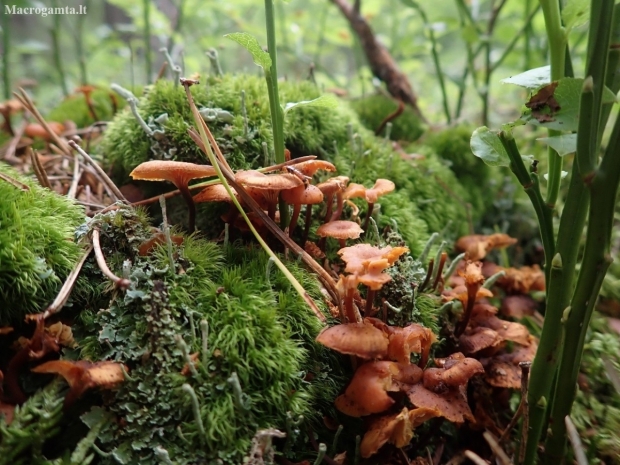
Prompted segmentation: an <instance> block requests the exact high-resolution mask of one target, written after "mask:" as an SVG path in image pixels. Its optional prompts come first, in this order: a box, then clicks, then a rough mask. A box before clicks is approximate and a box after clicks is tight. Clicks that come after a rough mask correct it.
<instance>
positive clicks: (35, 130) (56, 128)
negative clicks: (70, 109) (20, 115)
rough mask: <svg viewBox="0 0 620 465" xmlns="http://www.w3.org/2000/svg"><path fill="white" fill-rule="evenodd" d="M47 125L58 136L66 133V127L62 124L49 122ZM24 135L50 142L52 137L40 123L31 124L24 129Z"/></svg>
mask: <svg viewBox="0 0 620 465" xmlns="http://www.w3.org/2000/svg"><path fill="white" fill-rule="evenodd" d="M47 125H48V126H49V127H50V129H51V130H52V132H53V133H54V134H56V135H60V134H62V133H63V132H65V125H64V124H62V123H58V122H56V121H49V122H48V123H47ZM24 135H25V136H26V137H32V138H34V137H39V138H41V139H45V140H49V139H50V135H49V133H48V132H47V130H46V129H45V128H44V127H43V126H42V125H40V124H39V123H29V124H27V125H26V128H25V129H24Z"/></svg>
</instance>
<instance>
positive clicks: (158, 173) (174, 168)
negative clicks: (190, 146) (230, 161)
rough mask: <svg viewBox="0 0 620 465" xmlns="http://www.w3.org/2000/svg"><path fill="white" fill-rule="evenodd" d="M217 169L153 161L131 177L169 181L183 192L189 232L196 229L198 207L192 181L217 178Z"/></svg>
mask: <svg viewBox="0 0 620 465" xmlns="http://www.w3.org/2000/svg"><path fill="white" fill-rule="evenodd" d="M216 174H217V173H216V171H215V168H213V167H212V166H210V165H197V164H195V163H186V162H181V161H168V160H151V161H146V162H144V163H141V164H140V165H138V166H137V167H136V168H135V169H134V170H133V171H132V172H131V173H129V175H130V176H131V177H132V178H133V179H136V180H140V181H169V182H171V183H173V184H174V185H175V186H176V188H177V189H179V191H180V192H181V195H182V196H183V198H184V199H185V202H186V203H187V208H188V209H189V221H188V223H189V228H188V229H189V232H190V233H193V232H194V229H195V228H196V205H195V204H194V200H193V198H192V194H191V193H190V191H189V187H188V185H189V182H190V181H191V180H192V179H200V178H208V177H211V176H215V175H216Z"/></svg>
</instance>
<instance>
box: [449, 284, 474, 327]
mask: <svg viewBox="0 0 620 465" xmlns="http://www.w3.org/2000/svg"><path fill="white" fill-rule="evenodd" d="M477 294H478V288H477V287H475V286H468V287H467V305H466V306H465V311H464V312H463V318H461V321H460V322H459V324H458V325H457V326H456V329H455V330H454V336H455V337H459V336H460V335H461V334H463V333H464V332H465V329H466V328H467V324H468V323H469V318H470V317H471V312H472V310H473V309H474V303H476V296H477Z"/></svg>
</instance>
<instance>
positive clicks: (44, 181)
mask: <svg viewBox="0 0 620 465" xmlns="http://www.w3.org/2000/svg"><path fill="white" fill-rule="evenodd" d="M27 151H28V154H29V155H30V161H31V162H32V170H33V171H34V174H35V176H36V177H37V180H38V181H39V184H40V185H41V186H42V187H46V188H48V189H50V190H51V189H52V184H51V183H50V180H49V178H48V177H47V172H46V171H45V168H43V165H42V164H41V160H40V159H39V153H38V152H37V151H36V150H33V149H32V147H28V149H27ZM74 177H75V176H74Z"/></svg>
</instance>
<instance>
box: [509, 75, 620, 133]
mask: <svg viewBox="0 0 620 465" xmlns="http://www.w3.org/2000/svg"><path fill="white" fill-rule="evenodd" d="M582 87H583V79H581V78H579V79H578V78H563V79H560V80H559V81H554V82H552V83H551V84H548V85H546V86H543V87H541V88H540V89H538V91H537V93H535V94H534V96H533V97H532V98H531V99H530V101H529V102H528V103H529V104H530V105H531V104H532V102H533V101H534V100H537V102H536V106H534V107H531V108H526V109H525V110H524V111H523V114H522V115H521V120H523V121H525V122H526V123H531V124H534V125H535V126H541V127H544V128H547V129H554V130H556V131H576V130H577V122H578V117H579V104H580V101H581V89H582ZM541 91H542V93H546V94H547V95H546V96H545V97H544V98H542V99H541V98H540V97H539V96H540V95H542V94H541ZM545 101H546V102H548V103H545ZM615 101H616V96H615V95H614V93H613V92H612V91H611V90H610V89H609V88H607V87H606V88H605V90H604V92H603V103H612V102H615Z"/></svg>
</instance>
